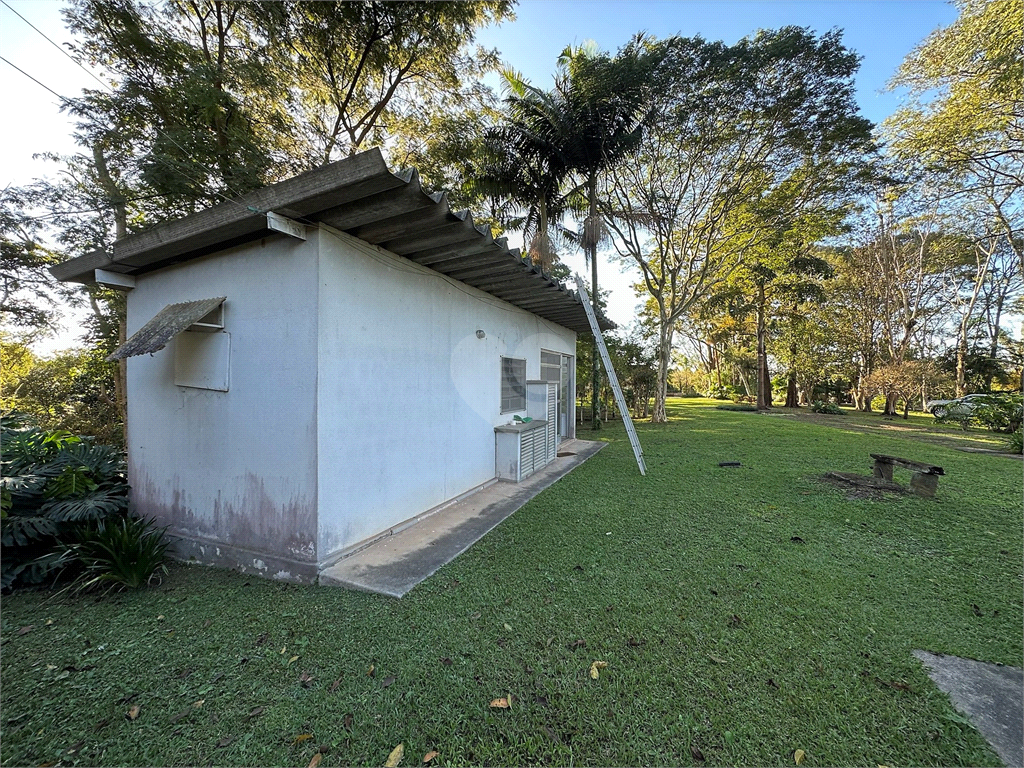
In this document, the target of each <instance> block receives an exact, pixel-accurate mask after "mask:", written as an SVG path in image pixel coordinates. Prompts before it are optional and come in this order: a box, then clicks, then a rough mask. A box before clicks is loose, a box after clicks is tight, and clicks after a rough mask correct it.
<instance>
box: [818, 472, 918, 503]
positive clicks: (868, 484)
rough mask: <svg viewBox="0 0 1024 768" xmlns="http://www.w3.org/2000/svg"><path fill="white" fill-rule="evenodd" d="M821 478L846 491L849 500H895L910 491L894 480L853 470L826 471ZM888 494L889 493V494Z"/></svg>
mask: <svg viewBox="0 0 1024 768" xmlns="http://www.w3.org/2000/svg"><path fill="white" fill-rule="evenodd" d="M819 480H820V481H821V482H823V483H826V484H828V485H832V486H835V487H836V488H842V489H843V490H844V491H846V492H847V493H846V498H847V499H848V500H851V501H852V500H854V499H875V500H877V501H895V500H896V499H897V498H899V497H900V496H903V495H905V494H907V493H910V491H909V490H908V489H907V488H904V487H903V486H902V485H900V484H898V483H894V482H893V481H892V480H886V479H885V478H884V477H874V476H872V475H858V474H855V473H853V472H826V473H825V474H824V475H822V476H821V477H820V478H819ZM887 494H888V495H887Z"/></svg>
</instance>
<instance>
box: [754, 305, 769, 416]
mask: <svg viewBox="0 0 1024 768" xmlns="http://www.w3.org/2000/svg"><path fill="white" fill-rule="evenodd" d="M766 311H767V308H766V307H765V297H764V285H758V286H757V410H759V411H767V410H769V409H770V408H771V407H772V389H771V382H770V381H768V350H767V341H768V332H767V329H766V328H765V312H766Z"/></svg>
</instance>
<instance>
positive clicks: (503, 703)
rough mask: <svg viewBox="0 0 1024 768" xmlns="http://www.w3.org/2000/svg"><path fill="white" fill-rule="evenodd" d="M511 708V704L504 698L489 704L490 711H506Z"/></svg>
mask: <svg viewBox="0 0 1024 768" xmlns="http://www.w3.org/2000/svg"><path fill="white" fill-rule="evenodd" d="M511 706H512V703H511V702H510V701H509V700H508V699H507V698H506V697H504V696H502V697H501V698H500V699H494V700H493V701H491V704H490V707H491V709H508V708H509V707H511Z"/></svg>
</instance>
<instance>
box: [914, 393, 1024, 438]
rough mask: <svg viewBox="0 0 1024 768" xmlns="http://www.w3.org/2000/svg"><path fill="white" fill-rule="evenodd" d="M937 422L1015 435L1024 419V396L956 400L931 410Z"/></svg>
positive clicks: (995, 396) (988, 396) (1019, 394)
mask: <svg viewBox="0 0 1024 768" xmlns="http://www.w3.org/2000/svg"><path fill="white" fill-rule="evenodd" d="M932 414H933V415H934V416H935V421H936V422H939V423H940V424H948V423H953V424H958V425H959V426H960V428H961V429H964V430H966V429H968V428H969V427H970V426H971V425H973V424H976V425H978V426H982V427H985V428H986V429H990V430H992V431H993V432H1003V433H1005V434H1013V433H1014V432H1016V431H1018V430H1019V429H1020V428H1021V422H1022V420H1024V418H1022V416H1024V395H1021V393H1020V392H1003V393H999V394H992V395H985V396H983V397H978V396H975V397H974V398H973V399H971V400H969V401H963V402H957V401H953V402H951V403H949V404H947V405H943V406H939V407H936V408H935V409H933V410H932Z"/></svg>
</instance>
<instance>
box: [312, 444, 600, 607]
mask: <svg viewBox="0 0 1024 768" xmlns="http://www.w3.org/2000/svg"><path fill="white" fill-rule="evenodd" d="M606 445H607V443H600V442H593V441H589V440H571V441H566V442H564V443H562V445H560V446H559V448H558V452H559V453H560V454H563V453H569V454H572V455H569V456H561V457H560V458H557V459H555V460H554V461H553V462H551V463H550V464H548V465H547V466H546V467H544V469H542V470H540V471H538V472H536V473H534V474H533V475H531V476H530V477H528V478H527V479H526V480H524V481H523V482H521V483H507V482H497V483H495V484H493V485H489V486H487V487H486V488H483V489H481V490H479V491H477V492H476V493H473V494H471V495H470V496H467V497H466V498H464V499H462V500H460V501H458V502H456V503H454V504H452V505H450V506H448V507H444V508H442V509H440V510H439V511H437V512H435V513H434V514H432V515H430V516H429V517H426V518H424V519H423V520H420V521H419V522H417V523H416V524H415V525H411V526H409V527H408V528H405V529H404V530H401V531H399V532H397V533H395V534H393V535H391V536H387V537H385V538H382V539H379V540H378V541H375V542H374V543H372V544H370V545H369V546H368V547H366V548H364V549H360V550H358V551H357V552H354V553H353V554H351V555H349V556H347V557H344V558H342V559H341V560H339V561H338V562H337V563H335V564H334V565H332V566H330V567H329V568H325V569H324V570H322V571H321V572H320V583H321V584H328V585H339V586H343V587H352V588H355V589H362V590H366V591H368V592H378V593H380V594H384V595H391V596H392V597H401V596H402V595H404V594H406V593H407V592H408V591H409V590H410V589H412V588H413V587H415V586H416V585H417V584H419V583H420V582H421V581H423V580H424V579H426V578H427V577H428V576H431V575H433V573H434V572H435V571H436V570H437V569H438V568H440V567H441V566H442V565H445V564H446V563H449V562H451V561H452V560H454V559H455V558H456V557H458V556H459V555H461V554H462V553H463V552H465V551H466V550H467V549H469V548H470V547H471V546H473V545H474V544H476V543H477V542H478V541H480V539H482V538H483V537H484V535H485V534H486V533H487V532H488V531H490V530H492V529H493V528H494V527H495V526H497V525H498V524H499V523H500V522H501V521H502V520H504V519H505V518H506V517H508V516H509V515H511V514H512V513H513V512H515V511H516V510H517V509H519V508H520V507H521V506H523V505H524V504H526V502H528V501H529V500H530V499H532V498H533V497H534V496H536V495H537V494H538V493H540V492H541V491H543V490H544V489H545V488H547V487H548V486H549V485H552V484H553V483H555V482H557V481H558V480H559V479H561V478H562V477H565V475H567V474H569V473H570V472H572V470H574V469H575V468H576V467H578V466H579V465H580V464H582V463H583V462H584V461H586V460H587V459H589V458H590V457H591V456H593V455H594V454H595V453H597V452H598V451H599V450H601V449H602V448H604V447H605V446H606Z"/></svg>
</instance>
